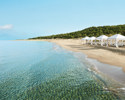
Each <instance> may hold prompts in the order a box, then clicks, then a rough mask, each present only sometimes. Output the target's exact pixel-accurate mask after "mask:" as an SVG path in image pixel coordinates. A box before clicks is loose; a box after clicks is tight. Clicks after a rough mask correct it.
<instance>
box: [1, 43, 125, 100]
mask: <svg viewBox="0 0 125 100" xmlns="http://www.w3.org/2000/svg"><path fill="white" fill-rule="evenodd" d="M93 68H94V67H93V65H92V64H90V63H89V62H88V61H87V60H86V56H85V55H83V54H81V53H75V52H72V51H68V50H65V49H64V48H62V47H60V46H58V45H56V44H55V43H50V42H43V41H0V100H124V97H123V96H124V95H125V94H124V93H123V92H122V91H120V90H118V88H116V87H118V86H119V85H118V84H117V83H116V84H114V82H111V80H110V79H108V78H106V77H105V76H103V75H101V74H98V72H96V71H95V70H94V69H93Z"/></svg>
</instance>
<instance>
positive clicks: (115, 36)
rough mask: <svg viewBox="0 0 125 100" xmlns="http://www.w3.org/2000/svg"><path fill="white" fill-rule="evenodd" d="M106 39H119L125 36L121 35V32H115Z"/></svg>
mask: <svg viewBox="0 0 125 100" xmlns="http://www.w3.org/2000/svg"><path fill="white" fill-rule="evenodd" d="M108 39H119V40H125V36H123V35H121V34H115V35H113V36H111V37H109V38H108Z"/></svg>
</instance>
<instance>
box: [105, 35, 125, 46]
mask: <svg viewBox="0 0 125 100" xmlns="http://www.w3.org/2000/svg"><path fill="white" fill-rule="evenodd" d="M124 40H125V36H123V35H121V34H115V35H113V36H111V37H109V38H108V41H109V42H110V44H111V45H112V43H113V42H115V43H114V44H115V46H116V47H117V48H118V47H119V44H118V42H119V41H122V45H123V41H124ZM107 45H108V44H107Z"/></svg>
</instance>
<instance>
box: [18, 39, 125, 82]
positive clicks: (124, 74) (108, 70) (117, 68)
mask: <svg viewBox="0 0 125 100" xmlns="http://www.w3.org/2000/svg"><path fill="white" fill-rule="evenodd" d="M17 41H47V42H52V43H55V44H57V45H59V46H61V47H62V48H64V49H66V50H69V51H73V52H79V53H83V54H84V55H86V58H87V60H88V61H89V62H90V63H92V64H93V65H95V66H96V67H97V70H99V72H101V73H102V74H105V75H106V76H108V77H109V78H112V79H113V80H115V81H117V82H119V83H121V84H125V62H124V59H125V55H121V54H118V53H114V52H111V51H109V50H105V49H103V48H97V47H92V46H86V45H82V44H81V40H80V39H45V40H43V39H41V40H17ZM113 49H114V48H113ZM101 54H102V55H101ZM122 69H123V70H122Z"/></svg>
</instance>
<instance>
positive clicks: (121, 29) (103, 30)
mask: <svg viewBox="0 0 125 100" xmlns="http://www.w3.org/2000/svg"><path fill="white" fill-rule="evenodd" d="M114 34H122V35H125V25H114V26H99V27H89V28H86V29H84V30H81V31H76V32H71V33H65V34H57V35H50V36H40V37H35V38H31V39H57V38H61V39H75V38H82V37H85V36H89V37H91V36H95V37H98V36H100V35H107V36H111V35H114Z"/></svg>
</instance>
